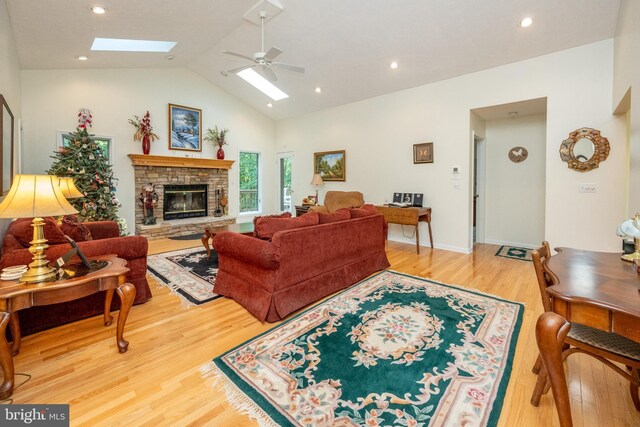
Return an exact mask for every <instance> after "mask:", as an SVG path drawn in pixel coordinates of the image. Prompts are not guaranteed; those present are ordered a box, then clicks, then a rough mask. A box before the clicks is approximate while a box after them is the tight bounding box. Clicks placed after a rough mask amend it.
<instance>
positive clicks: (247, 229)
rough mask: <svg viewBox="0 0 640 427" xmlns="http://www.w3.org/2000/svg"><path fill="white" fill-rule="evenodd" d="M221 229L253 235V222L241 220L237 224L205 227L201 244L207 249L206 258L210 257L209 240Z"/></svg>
mask: <svg viewBox="0 0 640 427" xmlns="http://www.w3.org/2000/svg"><path fill="white" fill-rule="evenodd" d="M223 231H232V232H234V233H240V234H244V235H245V236H253V222H241V223H239V224H229V225H221V226H219V227H207V228H205V229H204V234H203V235H202V238H201V239H200V240H202V245H203V246H204V248H205V249H206V250H207V259H210V258H211V248H210V247H209V240H211V239H213V238H214V237H215V235H216V234H218V233H222V232H223Z"/></svg>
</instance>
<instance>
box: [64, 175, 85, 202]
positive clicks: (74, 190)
mask: <svg viewBox="0 0 640 427" xmlns="http://www.w3.org/2000/svg"><path fill="white" fill-rule="evenodd" d="M59 179H60V181H59V187H60V191H62V194H63V195H64V197H65V198H67V199H77V198H78V197H84V194H82V193H81V192H80V190H78V187H76V184H74V182H73V178H71V177H69V176H61V177H60V178H59Z"/></svg>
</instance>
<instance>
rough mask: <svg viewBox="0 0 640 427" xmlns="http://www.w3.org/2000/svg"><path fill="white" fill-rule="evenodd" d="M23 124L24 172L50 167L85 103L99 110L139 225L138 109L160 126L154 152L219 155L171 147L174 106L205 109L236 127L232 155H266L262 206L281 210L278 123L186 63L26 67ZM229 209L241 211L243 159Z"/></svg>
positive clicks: (127, 205) (125, 211) (208, 121)
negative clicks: (134, 159) (60, 138)
mask: <svg viewBox="0 0 640 427" xmlns="http://www.w3.org/2000/svg"><path fill="white" fill-rule="evenodd" d="M22 100H23V128H24V147H25V156H24V162H23V163H24V170H25V172H27V173H44V172H45V171H46V170H47V169H48V168H49V167H50V166H51V163H52V159H51V158H50V156H51V155H52V154H53V151H54V150H55V149H56V147H57V145H56V144H57V143H58V142H57V141H56V132H57V131H72V130H74V129H75V128H76V126H77V112H78V109H79V108H81V107H86V108H89V109H90V110H91V111H92V112H93V128H92V129H91V131H90V132H91V133H94V134H97V135H108V136H113V137H115V146H114V159H113V170H114V175H115V176H116V177H117V178H118V179H119V182H118V188H117V197H118V198H119V199H120V201H121V202H122V207H121V208H120V211H119V214H120V216H122V217H124V218H125V219H126V220H127V224H128V226H129V230H134V229H135V227H134V208H135V203H137V195H136V194H134V193H135V190H134V174H133V166H131V161H130V160H129V158H128V157H127V154H130V153H135V154H142V146H141V143H140V142H134V141H133V133H134V128H133V126H131V125H130V124H129V123H128V119H129V118H131V117H132V116H133V115H137V116H142V115H143V114H144V113H145V112H146V111H147V110H149V112H150V114H151V123H152V126H153V128H154V131H155V132H156V133H157V134H158V136H159V137H160V139H159V140H156V141H155V142H153V143H152V144H151V154H155V155H163V156H175V157H184V156H185V155H187V154H188V155H189V156H192V157H204V158H215V152H216V151H217V146H216V149H214V147H213V146H212V145H211V144H209V143H206V142H204V141H203V151H202V153H195V152H184V151H173V150H169V149H168V104H169V103H172V104H179V105H185V106H189V107H194V108H200V109H202V119H203V123H202V125H203V129H207V128H210V127H213V126H214V125H218V127H224V128H227V129H229V134H228V139H227V141H228V143H229V145H226V146H225V147H224V150H225V153H226V156H225V158H226V159H231V160H236V161H237V159H238V151H239V150H250V151H257V152H260V153H262V155H263V165H264V166H263V168H262V175H261V178H262V179H263V183H262V184H263V185H262V189H263V194H262V201H263V210H264V211H265V212H274V211H275V196H273V194H272V193H273V190H272V189H274V188H275V187H276V185H277V184H276V181H275V179H276V176H275V167H273V166H272V165H273V164H274V163H275V155H274V153H275V125H274V122H273V121H272V120H271V119H269V118H267V117H266V116H264V115H262V114H261V113H259V112H257V111H256V110H254V109H253V108H251V107H249V106H247V105H246V104H243V103H242V102H241V101H239V100H237V99H236V98H234V97H232V96H230V95H228V94H227V93H226V92H224V91H222V90H221V89H219V88H217V87H216V86H213V85H212V84H211V83H209V82H207V81H206V80H205V79H203V78H202V77H200V76H199V75H197V74H195V73H193V72H192V71H189V70H187V69H183V68H179V69H101V70H95V69H92V70H55V71H51V70H46V71H39V70H31V71H22ZM229 193H230V194H229V206H230V214H231V215H233V216H236V215H237V214H238V164H237V163H235V164H234V165H233V168H232V170H231V172H230V175H229Z"/></svg>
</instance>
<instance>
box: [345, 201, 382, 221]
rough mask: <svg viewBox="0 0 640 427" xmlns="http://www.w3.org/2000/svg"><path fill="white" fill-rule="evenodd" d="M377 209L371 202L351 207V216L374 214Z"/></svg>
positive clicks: (360, 216) (358, 216) (362, 216)
mask: <svg viewBox="0 0 640 427" xmlns="http://www.w3.org/2000/svg"><path fill="white" fill-rule="evenodd" d="M377 213H378V210H377V209H376V207H375V206H373V205H371V204H366V205H364V206H362V207H361V208H353V209H351V218H364V217H365V216H370V215H376V214H377Z"/></svg>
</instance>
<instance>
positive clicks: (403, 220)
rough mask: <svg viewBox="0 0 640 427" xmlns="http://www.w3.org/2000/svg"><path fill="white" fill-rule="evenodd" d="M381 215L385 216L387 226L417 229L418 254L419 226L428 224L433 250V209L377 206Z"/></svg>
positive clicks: (418, 246)
mask: <svg viewBox="0 0 640 427" xmlns="http://www.w3.org/2000/svg"><path fill="white" fill-rule="evenodd" d="M376 209H377V210H378V212H379V213H381V214H382V215H384V220H385V221H386V222H387V224H402V225H413V226H414V227H416V252H417V253H418V254H419V253H420V233H419V227H418V225H419V224H420V222H426V223H427V225H428V228H429V242H430V243H431V247H432V248H433V235H432V234H431V208H394V207H390V206H376Z"/></svg>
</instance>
